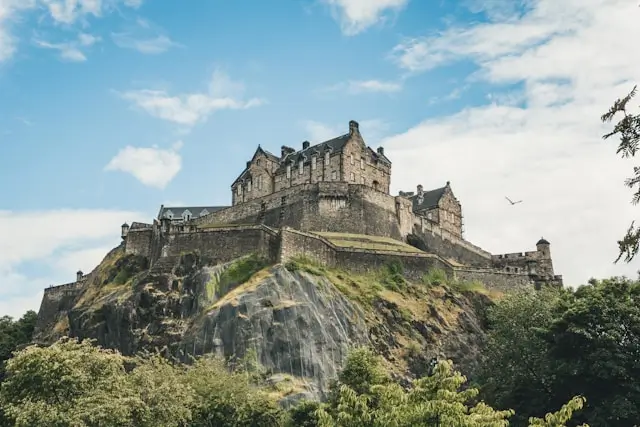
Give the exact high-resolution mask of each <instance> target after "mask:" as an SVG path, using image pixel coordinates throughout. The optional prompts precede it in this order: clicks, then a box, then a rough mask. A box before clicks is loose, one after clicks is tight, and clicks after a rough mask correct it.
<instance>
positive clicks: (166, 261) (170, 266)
mask: <svg viewBox="0 0 640 427" xmlns="http://www.w3.org/2000/svg"><path fill="white" fill-rule="evenodd" d="M179 260H180V257H179V256H175V255H169V256H166V257H162V258H159V259H158V260H157V261H156V262H155V264H153V266H152V267H151V269H150V270H149V274H151V275H161V274H171V273H173V270H174V269H175V268H176V266H177V265H178V261H179Z"/></svg>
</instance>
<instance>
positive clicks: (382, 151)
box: [378, 147, 384, 156]
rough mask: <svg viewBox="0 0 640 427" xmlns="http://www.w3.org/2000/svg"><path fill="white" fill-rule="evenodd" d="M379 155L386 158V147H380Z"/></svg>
mask: <svg viewBox="0 0 640 427" xmlns="http://www.w3.org/2000/svg"><path fill="white" fill-rule="evenodd" d="M378 154H380V155H381V156H384V147H378Z"/></svg>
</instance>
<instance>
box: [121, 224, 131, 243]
mask: <svg viewBox="0 0 640 427" xmlns="http://www.w3.org/2000/svg"><path fill="white" fill-rule="evenodd" d="M121 227H122V231H121V232H120V237H122V238H123V239H125V238H126V237H127V234H129V224H127V223H126V222H125V223H124V224H122V226H121Z"/></svg>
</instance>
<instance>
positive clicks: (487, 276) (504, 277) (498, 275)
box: [455, 267, 534, 292]
mask: <svg viewBox="0 0 640 427" xmlns="http://www.w3.org/2000/svg"><path fill="white" fill-rule="evenodd" d="M455 278H456V279H458V280H464V281H479V282H482V283H483V284H484V285H485V286H487V287H488V288H490V289H496V290H499V291H502V292H507V291H513V290H516V289H525V288H533V286H534V281H533V280H532V279H531V277H529V275H528V274H525V273H506V272H504V271H497V270H494V269H490V268H464V267H456V268H455Z"/></svg>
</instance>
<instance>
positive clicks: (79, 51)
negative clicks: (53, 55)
mask: <svg viewBox="0 0 640 427" xmlns="http://www.w3.org/2000/svg"><path fill="white" fill-rule="evenodd" d="M99 41H100V38H99V37H96V36H93V35H91V34H86V33H80V34H79V35H78V38H77V39H76V40H73V41H68V42H64V43H50V42H47V41H44V40H39V39H34V41H33V42H34V44H35V45H36V46H38V47H40V48H45V49H53V50H57V51H59V52H60V59H62V60H65V61H71V62H84V61H86V60H87V57H86V55H85V54H84V52H83V50H86V49H87V48H89V47H90V46H92V45H94V44H95V43H97V42H99Z"/></svg>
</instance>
